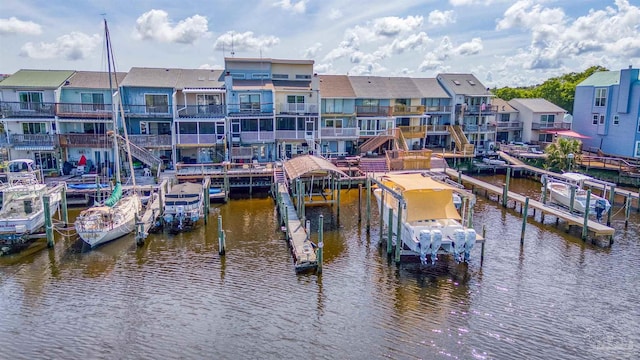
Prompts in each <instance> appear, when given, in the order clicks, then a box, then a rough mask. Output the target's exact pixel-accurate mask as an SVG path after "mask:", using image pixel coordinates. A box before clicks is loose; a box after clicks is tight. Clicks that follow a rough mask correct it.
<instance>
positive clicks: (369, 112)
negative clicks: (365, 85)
mask: <svg viewBox="0 0 640 360" xmlns="http://www.w3.org/2000/svg"><path fill="white" fill-rule="evenodd" d="M356 114H357V116H391V106H377V105H375V106H371V105H359V106H356Z"/></svg>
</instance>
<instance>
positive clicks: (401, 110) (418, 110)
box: [392, 104, 425, 116]
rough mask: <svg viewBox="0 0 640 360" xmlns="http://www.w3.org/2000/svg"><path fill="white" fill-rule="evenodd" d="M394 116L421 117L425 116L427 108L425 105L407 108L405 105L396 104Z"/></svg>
mask: <svg viewBox="0 0 640 360" xmlns="http://www.w3.org/2000/svg"><path fill="white" fill-rule="evenodd" d="M392 109H393V115H395V116H398V115H421V114H424V111H425V107H424V106H423V105H417V106H407V105H403V104H395V105H394V106H393V108H392Z"/></svg>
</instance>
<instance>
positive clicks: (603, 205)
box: [595, 199, 607, 222]
mask: <svg viewBox="0 0 640 360" xmlns="http://www.w3.org/2000/svg"><path fill="white" fill-rule="evenodd" d="M606 209H607V201H606V200H605V199H598V200H596V205H595V211H596V220H598V222H600V221H602V214H603V213H604V211H605V210H606Z"/></svg>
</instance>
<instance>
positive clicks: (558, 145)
mask: <svg viewBox="0 0 640 360" xmlns="http://www.w3.org/2000/svg"><path fill="white" fill-rule="evenodd" d="M581 149H582V142H581V141H580V140H577V139H567V138H559V139H558V140H557V141H556V142H554V143H551V144H549V146H547V148H546V149H544V152H545V153H546V154H547V162H546V165H547V167H548V168H549V169H556V170H559V171H563V172H564V171H567V170H569V171H570V170H571V168H572V166H573V164H574V163H575V161H576V160H577V159H578V157H579V156H580V153H581ZM570 154H571V155H570ZM571 156H573V159H571Z"/></svg>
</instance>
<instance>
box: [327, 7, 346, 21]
mask: <svg viewBox="0 0 640 360" xmlns="http://www.w3.org/2000/svg"><path fill="white" fill-rule="evenodd" d="M343 16H344V14H343V13H342V11H340V9H331V11H329V20H338V19H340V18H341V17H343Z"/></svg>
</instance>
